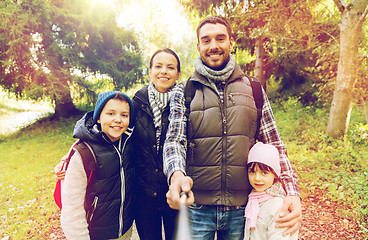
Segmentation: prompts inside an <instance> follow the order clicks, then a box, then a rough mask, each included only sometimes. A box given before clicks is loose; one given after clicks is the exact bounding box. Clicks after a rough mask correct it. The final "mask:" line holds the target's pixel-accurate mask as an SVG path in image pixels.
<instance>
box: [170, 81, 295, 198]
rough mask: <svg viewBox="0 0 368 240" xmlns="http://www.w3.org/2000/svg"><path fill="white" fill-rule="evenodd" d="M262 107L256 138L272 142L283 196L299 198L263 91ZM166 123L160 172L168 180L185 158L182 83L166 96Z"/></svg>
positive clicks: (183, 162) (219, 88)
mask: <svg viewBox="0 0 368 240" xmlns="http://www.w3.org/2000/svg"><path fill="white" fill-rule="evenodd" d="M218 90H219V92H220V96H221V98H222V96H223V90H224V89H223V86H218ZM263 98H264V103H263V108H262V118H261V125H260V129H259V136H258V141H261V142H263V143H268V144H272V145H274V146H275V147H276V148H277V149H278V150H279V153H280V165H281V175H280V180H281V182H282V184H283V185H284V187H285V191H286V193H287V195H296V196H299V197H301V195H300V192H299V188H298V180H297V176H296V172H295V170H294V168H293V166H292V165H291V163H290V161H289V159H288V157H287V152H286V148H285V145H284V143H283V142H282V140H281V136H280V133H279V131H278V130H277V127H276V121H275V117H274V115H273V112H272V109H271V105H270V102H269V100H268V97H267V95H266V93H265V92H264V91H263ZM170 109H171V110H170V115H169V122H170V123H169V126H168V130H167V134H166V141H165V144H164V150H163V157H164V163H163V164H164V169H163V170H164V173H165V174H166V176H167V178H168V181H169V180H170V177H171V175H172V174H173V173H174V172H175V171H182V172H183V173H184V174H186V171H185V167H186V166H185V159H186V149H187V138H186V124H187V117H186V116H185V109H186V107H185V98H184V85H183V84H178V85H177V86H176V87H175V88H174V89H173V91H172V96H171V99H170Z"/></svg>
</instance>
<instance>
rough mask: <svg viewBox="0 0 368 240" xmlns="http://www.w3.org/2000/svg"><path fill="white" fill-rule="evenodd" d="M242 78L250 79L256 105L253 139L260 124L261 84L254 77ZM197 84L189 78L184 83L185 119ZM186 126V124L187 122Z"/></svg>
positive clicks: (262, 100)
mask: <svg viewBox="0 0 368 240" xmlns="http://www.w3.org/2000/svg"><path fill="white" fill-rule="evenodd" d="M244 78H248V79H249V81H250V85H251V87H252V92H253V98H254V103H255V105H256V108H257V129H256V133H255V135H254V136H255V137H254V138H255V139H257V138H258V134H259V128H260V126H261V118H262V108H263V102H264V99H263V93H262V85H261V82H260V81H259V80H258V79H257V78H254V77H246V76H244V77H243V79H244ZM198 85H199V84H198V83H197V82H194V81H189V79H188V80H187V81H186V82H185V83H184V98H185V109H186V110H185V116H186V117H187V119H189V113H190V103H191V102H192V99H193V97H194V94H195V91H196V90H197V88H199V86H198ZM187 127H188V124H187Z"/></svg>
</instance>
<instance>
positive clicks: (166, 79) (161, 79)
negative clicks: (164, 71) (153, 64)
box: [158, 78, 170, 81]
mask: <svg viewBox="0 0 368 240" xmlns="http://www.w3.org/2000/svg"><path fill="white" fill-rule="evenodd" d="M158 80H160V81H169V80H170V79H169V78H158Z"/></svg>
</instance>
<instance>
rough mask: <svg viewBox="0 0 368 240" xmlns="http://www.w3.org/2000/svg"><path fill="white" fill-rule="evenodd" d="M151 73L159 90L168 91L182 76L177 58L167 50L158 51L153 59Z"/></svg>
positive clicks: (152, 79)
mask: <svg viewBox="0 0 368 240" xmlns="http://www.w3.org/2000/svg"><path fill="white" fill-rule="evenodd" d="M149 75H150V78H151V81H152V82H153V85H154V86H155V88H156V90H157V91H159V92H161V93H165V92H167V91H168V90H169V89H170V88H171V87H172V86H174V84H175V83H176V80H178V79H179V76H180V72H178V62H177V61H176V58H175V57H174V56H173V55H171V54H169V53H166V52H160V53H158V54H157V55H156V56H155V57H154V59H153V62H152V67H151V68H150V69H149Z"/></svg>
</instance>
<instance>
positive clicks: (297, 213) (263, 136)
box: [258, 91, 302, 235]
mask: <svg viewBox="0 0 368 240" xmlns="http://www.w3.org/2000/svg"><path fill="white" fill-rule="evenodd" d="M263 97H264V104H263V108H262V118H261V126H260V131H259V137H258V140H259V141H262V142H263V143H268V144H272V145H274V146H275V147H276V148H277V149H278V151H279V153H280V165H281V175H280V180H281V182H282V184H283V186H284V188H285V191H286V195H287V196H286V197H285V199H284V203H283V207H282V209H281V212H280V217H279V218H278V219H277V220H276V222H278V223H279V224H278V225H277V227H286V228H288V229H287V230H286V231H285V232H284V234H285V235H286V234H293V233H295V232H296V231H297V230H298V229H299V228H300V221H301V219H302V208H301V202H300V199H301V195H300V191H299V188H298V179H297V176H296V172H295V170H294V168H293V166H292V165H291V162H290V160H289V158H288V156H287V151H286V147H285V145H284V143H283V142H282V140H281V136H280V133H279V131H278V130H277V126H276V121H275V117H274V115H273V112H272V108H271V105H270V102H269V100H268V97H267V95H266V93H265V92H264V91H263ZM287 211H290V214H286V213H287Z"/></svg>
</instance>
